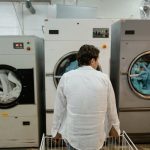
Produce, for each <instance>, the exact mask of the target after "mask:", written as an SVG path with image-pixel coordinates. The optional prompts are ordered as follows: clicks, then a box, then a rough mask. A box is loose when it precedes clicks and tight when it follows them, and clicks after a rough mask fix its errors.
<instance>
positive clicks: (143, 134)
mask: <svg viewBox="0 0 150 150" xmlns="http://www.w3.org/2000/svg"><path fill="white" fill-rule="evenodd" d="M111 35H112V37H111V38H112V43H111V45H112V50H111V52H112V53H111V81H112V84H113V87H114V90H115V94H116V98H117V106H118V112H119V118H120V122H121V129H122V130H125V131H127V132H128V134H130V135H131V136H132V138H133V140H134V141H135V142H142V143H144V142H145V143H147V142H148V143H149V142H150V119H149V118H150V20H121V21H118V22H116V23H114V24H113V25H112V34H111Z"/></svg>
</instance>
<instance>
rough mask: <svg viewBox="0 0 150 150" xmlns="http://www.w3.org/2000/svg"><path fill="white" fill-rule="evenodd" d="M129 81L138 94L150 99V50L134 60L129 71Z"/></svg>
mask: <svg viewBox="0 0 150 150" xmlns="http://www.w3.org/2000/svg"><path fill="white" fill-rule="evenodd" d="M128 81H129V85H130V87H131V89H132V90H133V91H134V92H135V93H136V94H137V95H138V96H140V97H142V98H144V99H149V100H150V51H147V52H144V53H142V54H140V55H138V56H137V57H136V58H135V59H134V60H133V62H132V63H131V65H130V67H129V71H128Z"/></svg>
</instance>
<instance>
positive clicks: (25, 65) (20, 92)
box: [0, 36, 45, 148]
mask: <svg viewBox="0 0 150 150" xmlns="http://www.w3.org/2000/svg"><path fill="white" fill-rule="evenodd" d="M43 45H44V40H43V39H40V38H37V37H34V36H0V148H10V147H38V146H39V143H40V138H41V134H42V133H43V132H44V117H43V116H44V115H45V113H43V112H45V110H44V99H43V98H44V91H43V90H44V46H43ZM40 89H41V90H40Z"/></svg>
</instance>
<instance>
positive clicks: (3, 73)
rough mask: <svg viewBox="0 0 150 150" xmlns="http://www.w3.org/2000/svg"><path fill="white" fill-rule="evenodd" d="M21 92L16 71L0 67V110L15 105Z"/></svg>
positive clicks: (11, 68)
mask: <svg viewBox="0 0 150 150" xmlns="http://www.w3.org/2000/svg"><path fill="white" fill-rule="evenodd" d="M21 91H22V84H21V82H20V80H19V78H18V74H17V70H16V69H15V68H13V67H11V66H8V65H0V108H10V107H13V106H15V105H17V101H18V98H19V96H20V94H21Z"/></svg>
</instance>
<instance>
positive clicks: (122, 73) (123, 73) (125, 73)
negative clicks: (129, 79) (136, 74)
mask: <svg viewBox="0 0 150 150" xmlns="http://www.w3.org/2000/svg"><path fill="white" fill-rule="evenodd" d="M120 74H121V75H128V72H121V73H120Z"/></svg>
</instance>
